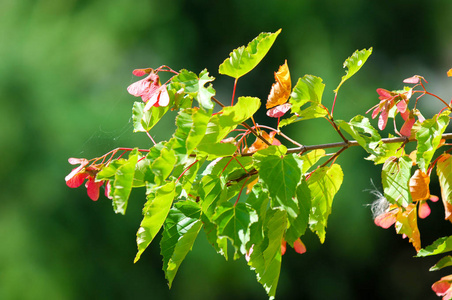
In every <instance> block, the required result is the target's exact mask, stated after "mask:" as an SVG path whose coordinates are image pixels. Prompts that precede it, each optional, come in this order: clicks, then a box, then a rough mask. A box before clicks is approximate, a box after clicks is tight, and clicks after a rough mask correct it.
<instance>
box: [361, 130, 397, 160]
mask: <svg viewBox="0 0 452 300" xmlns="http://www.w3.org/2000/svg"><path fill="white" fill-rule="evenodd" d="M389 137H393V136H392V135H389ZM380 146H381V147H382V149H384V151H378V153H380V155H373V154H371V155H369V156H368V157H366V158H365V159H366V160H371V161H373V162H374V164H375V165H378V164H383V163H384V162H385V161H387V160H388V158H390V157H391V156H396V157H401V156H404V155H405V148H404V147H401V146H402V142H400V143H390V144H384V143H382V144H381V145H380Z"/></svg>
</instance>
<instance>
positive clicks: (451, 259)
mask: <svg viewBox="0 0 452 300" xmlns="http://www.w3.org/2000/svg"><path fill="white" fill-rule="evenodd" d="M449 266H452V256H450V255H447V256H444V257H443V258H441V259H440V260H439V261H438V262H437V263H436V264H435V265H434V266H433V267H431V268H430V270H429V271H438V270H441V269H442V268H445V267H449Z"/></svg>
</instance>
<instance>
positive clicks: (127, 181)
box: [66, 30, 452, 298]
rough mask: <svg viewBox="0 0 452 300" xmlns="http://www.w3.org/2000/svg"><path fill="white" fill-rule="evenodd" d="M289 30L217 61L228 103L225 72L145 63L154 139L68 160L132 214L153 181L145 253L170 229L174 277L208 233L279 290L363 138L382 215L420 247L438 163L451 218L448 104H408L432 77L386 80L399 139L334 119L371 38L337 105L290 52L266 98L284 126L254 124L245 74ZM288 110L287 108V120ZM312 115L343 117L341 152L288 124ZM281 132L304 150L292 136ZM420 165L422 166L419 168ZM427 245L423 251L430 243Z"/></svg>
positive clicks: (358, 121)
mask: <svg viewBox="0 0 452 300" xmlns="http://www.w3.org/2000/svg"><path fill="white" fill-rule="evenodd" d="M279 34H280V30H279V31H277V32H275V33H261V34H260V35H259V36H258V37H256V38H255V39H254V40H252V41H251V42H250V43H249V44H248V45H247V46H242V47H239V48H237V49H235V50H234V51H233V52H231V53H230V56H229V57H228V58H227V59H226V60H224V62H223V63H222V64H221V65H220V66H219V73H220V74H222V75H227V76H230V77H232V78H234V79H235V83H234V90H233V96H232V103H231V105H230V106H225V105H224V104H222V103H221V102H220V101H219V100H217V99H216V98H215V89H214V88H213V86H212V82H213V81H214V80H215V78H213V77H212V76H210V75H209V73H208V71H207V70H203V71H202V72H201V73H199V75H198V74H196V73H194V72H191V71H188V70H180V71H178V72H176V71H174V70H172V69H171V68H169V67H167V66H161V67H159V68H157V69H155V70H154V69H151V68H146V69H138V70H135V71H134V72H133V74H134V75H136V76H144V75H146V77H145V78H144V79H141V80H139V81H137V82H135V83H134V84H132V85H131V86H129V88H128V91H129V93H130V94H132V95H134V96H136V97H141V98H142V100H143V101H142V102H141V101H137V102H135V103H134V105H133V125H134V132H143V133H146V134H147V136H148V137H149V138H150V140H151V141H152V142H153V146H152V147H151V148H150V149H137V148H134V149H133V148H118V149H114V150H112V151H110V152H108V153H106V154H105V155H103V156H101V157H98V158H94V159H91V160H87V159H74V158H71V159H70V160H69V162H70V163H71V164H79V166H78V167H76V168H75V169H73V170H72V172H71V173H70V174H69V175H68V176H67V177H66V182H67V184H68V186H70V187H78V186H80V185H82V184H83V182H84V181H85V180H86V179H88V181H87V182H86V187H87V191H88V196H89V197H90V198H91V199H92V200H97V199H98V197H99V188H100V187H101V186H102V185H103V184H104V183H105V195H106V197H108V198H109V199H111V200H112V203H113V208H114V211H115V212H116V213H120V214H125V213H126V209H127V204H128V199H129V196H130V193H131V190H132V189H133V188H144V189H145V193H146V203H145V204H144V207H143V220H142V221H141V224H140V227H139V229H138V232H137V245H138V253H137V255H136V257H135V262H137V261H138V260H139V259H140V256H141V255H142V253H143V252H144V251H145V249H146V248H147V247H148V246H149V245H150V243H151V242H152V241H153V240H154V238H155V237H156V235H157V234H158V233H159V232H160V231H161V232H162V238H161V242H160V247H161V254H162V256H163V270H164V272H165V276H166V278H167V280H168V283H169V286H170V287H171V284H172V282H173V279H174V277H175V275H176V273H177V270H178V268H179V267H180V265H181V263H182V261H183V260H184V259H185V257H186V255H187V254H188V252H189V251H190V250H191V248H192V246H193V244H194V242H195V240H196V237H197V236H198V234H199V233H200V232H202V231H203V232H204V233H205V234H206V236H207V239H208V241H209V242H210V243H211V244H212V246H213V247H214V249H215V251H216V252H218V253H219V254H221V255H223V256H224V257H225V258H226V259H228V253H230V252H231V251H233V253H234V254H233V258H234V259H238V258H241V257H242V256H244V258H245V261H246V262H247V263H248V265H249V266H250V268H251V269H252V270H254V271H255V272H256V276H257V280H258V281H259V282H260V283H261V284H262V285H263V287H264V289H265V290H266V292H267V293H268V295H269V296H270V298H273V297H274V296H275V292H276V287H277V284H278V279H279V273H280V268H281V257H282V255H283V254H284V252H285V250H286V245H287V244H289V246H290V247H293V248H294V249H295V251H296V252H298V253H304V252H305V251H306V247H305V246H304V244H303V242H302V241H301V238H302V236H303V235H304V234H305V232H306V230H307V229H308V228H309V229H310V230H311V231H313V232H315V233H316V234H317V235H318V237H319V239H320V241H321V242H322V243H323V242H324V240H325V235H326V227H327V222H328V217H329V215H330V214H331V210H332V204H333V199H334V197H335V195H336V193H337V192H338V190H339V188H340V186H341V184H342V181H343V172H342V169H341V167H340V165H339V164H337V163H336V159H337V157H338V156H339V155H340V153H342V152H343V151H344V150H345V149H347V148H348V147H350V146H353V145H360V146H362V147H363V148H364V149H365V150H366V151H367V152H368V153H369V154H370V156H369V157H368V159H369V160H372V161H374V162H375V163H376V164H381V163H384V165H383V172H382V181H383V187H384V196H383V195H382V199H384V201H380V204H379V213H378V215H377V216H376V219H375V222H376V224H377V225H380V226H382V227H386V228H387V227H389V226H390V225H392V224H393V223H396V230H397V232H398V233H401V234H404V235H406V236H408V237H409V239H410V241H411V242H412V243H413V245H414V247H415V248H416V250H418V251H419V250H420V249H421V246H420V235H419V231H418V229H417V223H416V220H417V214H416V211H417V210H418V211H419V212H420V215H421V216H426V215H427V212H426V211H427V208H428V205H427V206H426V201H427V199H432V200H435V199H437V198H434V197H432V196H431V195H430V193H429V191H428V183H429V175H430V173H431V171H432V168H433V167H434V166H435V165H436V167H437V173H438V175H439V177H440V182H441V187H442V189H443V195H442V196H443V201H444V203H445V206H446V218H448V219H449V220H450V219H452V217H451V214H452V206H450V205H451V203H452V199H451V197H452V196H450V195H451V194H452V189H451V188H449V186H450V185H451V183H452V175H451V174H452V172H450V171H449V168H451V166H452V164H451V160H452V157H450V155H449V154H447V153H446V154H443V155H441V156H440V157H438V158H437V159H435V160H434V161H433V162H432V159H433V156H434V153H435V151H436V149H437V148H438V147H439V146H441V145H443V144H444V142H443V140H441V135H442V134H443V132H444V130H445V129H446V126H447V125H448V123H449V114H450V107H449V106H448V105H447V103H445V104H446V109H445V110H443V111H441V112H440V113H439V114H438V115H436V116H434V117H433V118H431V119H428V120H425V119H424V118H423V117H422V115H421V114H420V112H419V111H418V110H417V109H416V105H415V106H414V108H413V109H409V108H408V102H409V99H410V97H411V96H412V95H414V94H416V93H421V95H420V97H421V96H424V95H426V94H430V93H428V92H427V91H426V90H425V88H424V84H423V83H424V82H425V79H424V78H422V77H420V76H415V77H413V78H410V79H408V83H412V84H414V87H411V88H405V89H404V90H402V91H394V92H389V91H386V90H383V89H379V90H378V94H379V95H380V100H381V101H380V103H379V104H378V105H377V106H376V107H375V108H374V113H373V115H372V116H373V117H376V116H377V115H378V114H380V119H379V127H380V129H384V127H385V125H386V122H387V119H388V118H395V117H396V115H397V114H398V113H399V112H400V114H401V115H402V117H403V118H404V120H405V124H404V125H403V127H402V129H401V130H400V132H398V131H397V129H396V133H397V134H398V135H400V136H401V137H402V140H401V141H400V142H398V143H394V142H392V143H389V142H387V139H383V138H381V136H380V134H379V132H378V130H377V129H375V128H374V127H372V125H371V123H370V120H369V119H368V118H366V117H363V116H356V117H354V118H353V119H351V120H350V121H349V122H346V121H342V120H334V118H333V112H334V104H335V102H336V97H337V94H338V91H339V89H340V87H341V86H342V84H343V83H344V82H345V81H347V80H348V79H349V78H350V77H352V76H353V75H354V74H355V73H356V72H357V71H358V70H359V69H360V68H361V67H362V66H363V65H364V63H365V62H366V60H367V59H368V57H369V56H370V55H371V53H372V48H370V49H363V50H361V51H356V52H355V53H353V55H352V56H350V57H349V58H348V59H347V60H346V61H345V63H344V68H347V70H346V75H344V76H343V77H342V80H341V82H340V84H339V85H338V87H337V88H336V89H335V90H334V93H335V98H334V103H333V106H332V108H331V110H329V109H328V108H326V107H325V106H324V105H323V104H322V95H323V90H324V87H325V85H324V84H323V82H322V79H321V78H319V77H316V76H313V75H305V76H303V77H301V78H299V79H298V81H297V83H296V84H295V86H294V87H293V88H292V81H291V77H290V72H289V67H288V64H287V61H286V62H285V63H284V64H283V65H281V66H280V68H279V70H278V71H277V72H275V83H274V84H273V86H272V87H271V89H270V93H269V96H268V99H267V101H266V108H267V109H268V111H267V115H268V116H270V117H274V118H278V126H277V128H271V127H269V126H265V125H256V124H255V122H254V120H253V115H254V114H255V113H256V112H257V111H258V109H259V108H260V106H261V103H262V101H261V100H260V99H258V98H256V97H248V96H247V97H243V96H242V97H238V99H237V101H235V87H236V84H237V81H238V79H239V78H240V77H242V76H244V75H245V74H247V73H248V72H250V71H251V70H253V69H254V68H255V67H256V66H257V65H258V64H259V62H260V61H261V60H262V59H263V58H264V56H265V55H266V54H267V52H268V51H269V50H270V48H271V46H272V45H273V43H274V41H275V40H276V38H277V36H278V35H279ZM159 72H170V73H172V74H173V77H171V78H170V79H169V80H168V81H167V82H166V83H164V84H162V83H161V82H160V77H159ZM419 87H420V89H419ZM420 97H419V98H420ZM436 97H437V96H436ZM419 98H418V99H419ZM234 102H235V103H234ZM443 102H444V101H443ZM416 103H417V100H416ZM218 106H219V107H218ZM170 110H171V111H176V112H177V117H176V120H175V122H176V130H175V131H174V133H173V135H172V137H171V138H170V139H169V140H168V141H160V142H158V143H156V142H155V141H154V140H153V138H152V136H151V134H150V133H149V131H150V130H151V129H152V128H153V127H154V126H155V125H156V124H157V123H158V122H159V121H160V120H161V118H162V117H164V116H165V115H166V114H167V113H168V112H169V111H170ZM289 111H290V113H289ZM287 113H289V116H288V117H287V118H284V119H282V120H280V119H281V117H283V116H284V115H286V114H287ZM313 118H323V119H325V120H327V121H328V122H329V124H331V126H333V128H334V129H335V130H336V132H337V133H338V135H339V136H340V138H341V139H342V140H343V142H342V143H339V144H340V147H341V148H340V150H338V151H337V152H335V153H333V154H327V153H326V152H325V150H324V149H323V148H322V147H312V146H311V147H310V146H304V145H301V144H300V143H298V142H296V141H294V140H293V139H291V138H290V137H288V136H287V135H285V134H284V133H283V132H282V131H281V128H282V127H283V126H287V125H289V124H293V123H296V122H299V121H302V120H308V119H313ZM416 119H417V120H416ZM344 133H346V134H348V135H350V136H351V138H352V139H354V141H351V140H348V139H347V138H346V137H345V136H344ZM251 138H254V139H255V140H254V141H253V143H251V141H250V139H251ZM283 139H284V142H285V143H292V144H293V145H294V148H288V147H287V146H285V145H283V143H281V141H282V140H283ZM414 139H416V140H417V142H418V146H417V151H416V152H415V153H414V154H413V153H411V154H410V155H407V154H406V153H405V151H404V146H405V144H406V142H408V141H411V140H414ZM126 153H127V154H128V157H127V158H124V157H123V156H124V155H125V154H126ZM413 165H416V166H417V167H418V170H416V172H415V173H414V175H413V176H411V172H412V171H413V170H412V167H413ZM228 247H232V248H231V251H228ZM438 247H439V246H438ZM426 249H428V248H426ZM422 251H424V250H420V251H419V253H420V254H422V253H425V252H422ZM433 252H434V251H433ZM435 254H436V253H435ZM449 259H450V258H449ZM448 263H449V262H446V264H448ZM449 264H452V262H451V263H449Z"/></svg>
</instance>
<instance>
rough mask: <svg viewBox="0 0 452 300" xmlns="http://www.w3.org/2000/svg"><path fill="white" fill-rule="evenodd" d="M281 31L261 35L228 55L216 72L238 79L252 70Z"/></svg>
mask: <svg viewBox="0 0 452 300" xmlns="http://www.w3.org/2000/svg"><path fill="white" fill-rule="evenodd" d="M280 32H281V29H279V30H278V31H276V32H275V33H261V34H259V36H257V37H256V38H255V39H254V40H252V41H251V42H250V43H249V44H248V45H247V46H246V47H245V46H241V47H239V48H237V49H235V50H234V51H232V52H231V53H230V54H229V58H227V59H225V60H224V62H223V63H222V64H221V65H220V67H219V70H218V72H219V73H220V74H223V75H228V76H230V77H233V78H236V79H237V78H240V77H242V76H243V75H245V74H246V73H248V72H250V71H251V70H252V69H254V68H255V67H256V66H257V65H258V64H259V62H260V61H261V60H262V59H263V58H264V56H265V55H266V54H267V52H268V51H269V50H270V48H271V46H272V45H273V43H274V41H275V39H276V37H277V36H278V35H279V33H280Z"/></svg>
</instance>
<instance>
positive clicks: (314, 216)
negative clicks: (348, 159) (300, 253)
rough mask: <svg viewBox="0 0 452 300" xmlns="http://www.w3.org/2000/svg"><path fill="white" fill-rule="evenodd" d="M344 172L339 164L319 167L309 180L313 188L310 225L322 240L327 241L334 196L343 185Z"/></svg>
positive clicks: (309, 184)
mask: <svg viewBox="0 0 452 300" xmlns="http://www.w3.org/2000/svg"><path fill="white" fill-rule="evenodd" d="M343 178H344V174H343V173H342V169H341V167H340V166H339V165H337V164H334V165H332V166H330V167H322V168H320V169H317V170H316V171H315V172H314V173H313V174H312V175H311V177H309V180H308V186H309V189H310V190H311V199H312V200H311V214H310V215H309V227H310V228H311V230H312V231H313V232H316V233H317V235H318V237H319V239H320V242H321V243H323V242H324V241H325V228H326V225H327V222H328V216H329V215H330V214H331V207H332V205H333V198H334V196H335V195H336V193H337V192H338V191H339V188H340V187H341V184H342V180H343Z"/></svg>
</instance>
